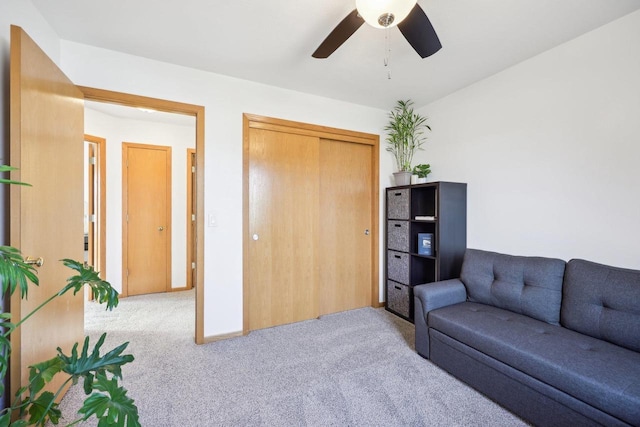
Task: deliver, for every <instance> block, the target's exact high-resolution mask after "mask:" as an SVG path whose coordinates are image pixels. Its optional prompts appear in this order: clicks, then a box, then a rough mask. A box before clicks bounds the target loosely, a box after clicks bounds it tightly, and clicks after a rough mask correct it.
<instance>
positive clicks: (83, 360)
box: [0, 165, 140, 427]
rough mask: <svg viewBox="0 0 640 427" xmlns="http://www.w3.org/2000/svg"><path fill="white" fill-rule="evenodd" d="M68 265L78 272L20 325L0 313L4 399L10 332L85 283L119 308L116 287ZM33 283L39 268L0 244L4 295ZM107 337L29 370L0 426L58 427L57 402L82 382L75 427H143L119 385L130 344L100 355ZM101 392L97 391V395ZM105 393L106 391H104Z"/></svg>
mask: <svg viewBox="0 0 640 427" xmlns="http://www.w3.org/2000/svg"><path fill="white" fill-rule="evenodd" d="M12 170H15V169H14V168H12V167H10V166H5V165H0V173H2V172H8V171H12ZM0 183H5V184H17V185H28V184H24V183H21V182H18V181H12V180H8V179H4V178H0ZM62 262H63V264H64V265H65V266H66V267H69V268H70V269H72V270H75V271H76V272H77V274H76V275H74V276H72V277H70V278H69V279H67V284H66V285H65V286H64V287H63V288H62V289H61V290H60V291H59V292H57V293H55V294H54V295H52V296H51V297H50V298H49V299H47V300H46V301H44V302H43V303H42V304H40V305H39V306H38V307H36V308H35V309H34V310H33V311H31V312H30V313H27V314H26V315H25V316H23V317H22V319H19V321H17V322H16V323H12V322H11V321H10V320H11V313H8V312H0V395H2V396H3V397H4V395H5V389H4V379H5V378H6V374H7V368H8V365H9V363H8V362H9V356H10V355H11V341H10V340H9V337H10V335H11V333H12V332H13V331H14V330H15V329H16V328H18V327H19V326H20V325H21V324H22V323H24V322H25V321H27V320H28V319H29V318H30V317H31V316H33V315H34V314H35V313H36V312H38V311H39V310H40V309H41V308H42V307H44V306H45V305H47V304H48V303H50V302H51V301H53V300H54V299H55V298H57V297H59V296H61V295H64V294H65V293H66V292H68V291H70V290H72V289H73V294H74V295H75V294H77V293H78V292H80V291H81V290H82V289H83V288H84V286H85V285H88V286H89V287H90V288H91V290H92V291H93V295H94V297H95V299H96V301H97V302H99V303H100V304H106V306H107V307H106V308H107V309H108V310H111V309H113V308H114V307H116V306H117V305H118V293H117V292H116V291H115V289H113V287H112V286H111V285H110V284H109V282H106V281H104V280H102V279H101V278H100V276H99V273H98V272H96V271H95V270H94V269H93V267H90V266H86V265H84V264H82V263H80V262H78V261H73V260H70V259H64V260H62ZM29 282H31V283H33V284H35V285H38V277H37V276H36V269H35V268H34V266H32V265H30V264H27V263H26V262H25V260H24V259H23V257H22V254H21V253H20V251H19V250H18V249H15V248H12V247H9V246H0V283H2V296H3V297H6V298H8V297H9V296H11V295H13V293H14V292H15V291H16V290H17V289H18V287H19V288H20V297H21V298H22V299H25V298H26V297H27V293H28V286H29ZM105 339H106V334H102V336H101V337H100V339H99V340H98V342H97V343H96V345H95V346H94V348H93V349H92V351H91V352H89V337H85V339H84V345H83V347H82V351H81V352H80V354H78V343H76V344H75V345H74V346H73V348H72V351H71V355H70V356H67V355H65V354H64V353H63V352H62V350H61V349H60V348H59V347H58V355H57V356H56V357H54V358H52V359H49V360H46V361H44V362H40V363H37V364H35V365H33V366H30V367H29V383H28V384H26V385H24V386H23V387H22V388H21V389H20V390H18V392H17V393H16V395H15V400H14V402H13V404H12V405H11V406H10V407H8V408H4V409H2V410H0V427H26V426H31V425H36V426H44V425H46V424H47V423H48V422H51V423H53V424H55V425H57V424H58V423H59V421H60V417H61V412H60V409H59V408H58V404H57V403H56V402H55V400H56V398H58V396H59V395H60V393H61V392H62V390H63V389H64V388H65V387H66V385H67V384H68V383H69V382H73V384H76V383H77V382H78V381H80V380H81V379H82V380H83V385H84V391H85V394H87V395H89V394H91V395H90V396H89V397H88V398H87V399H86V400H85V401H84V404H83V406H82V408H81V409H80V411H79V414H81V415H82V418H80V419H78V420H76V421H74V422H73V423H71V425H73V424H77V423H78V422H80V421H83V420H87V419H89V418H90V417H92V416H94V415H95V416H96V418H98V425H99V426H127V427H129V426H131V427H137V426H140V422H139V420H138V408H137V407H136V406H135V404H134V401H133V399H131V398H129V397H127V395H126V394H127V392H126V390H125V389H124V388H122V387H120V386H119V385H118V379H122V366H123V365H125V364H127V363H130V362H132V361H133V359H134V358H133V356H132V355H130V354H125V355H123V354H122V353H123V352H124V350H125V349H126V347H127V346H128V344H129V343H128V342H127V343H124V344H121V345H120V346H118V347H116V348H114V349H113V350H111V351H108V352H107V353H105V354H104V355H102V356H100V348H101V347H102V345H103V344H104V341H105ZM61 373H65V374H68V375H69V378H68V379H67V380H66V381H65V382H64V384H62V385H61V386H60V388H59V389H58V390H57V391H56V392H55V393H52V392H51V391H48V390H47V391H45V387H46V386H47V384H49V383H50V382H51V381H52V380H53V378H54V377H55V376H56V375H58V374H61ZM96 390H97V391H98V392H96ZM99 392H104V393H99ZM14 415H18V416H19V419H17V420H15V421H13V422H11V418H12V416H14Z"/></svg>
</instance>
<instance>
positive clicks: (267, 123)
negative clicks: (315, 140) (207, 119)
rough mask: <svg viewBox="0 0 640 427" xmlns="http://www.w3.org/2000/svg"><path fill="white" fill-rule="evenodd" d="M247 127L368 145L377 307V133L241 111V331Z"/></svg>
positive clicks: (376, 303) (245, 299) (245, 297)
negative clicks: (369, 151) (369, 150)
mask: <svg viewBox="0 0 640 427" xmlns="http://www.w3.org/2000/svg"><path fill="white" fill-rule="evenodd" d="M250 129H266V130H273V131H280V132H287V133H294V134H299V135H308V136H315V137H319V138H320V139H323V138H324V139H331V140H336V141H344V142H350V143H354V144H366V145H370V146H371V147H372V155H371V157H372V159H371V306H372V307H376V308H377V307H381V306H382V305H381V303H380V283H379V277H380V272H379V264H380V261H379V260H380V253H379V247H380V242H379V228H380V226H379V223H380V209H379V206H380V194H379V193H380V178H379V177H380V166H379V158H380V136H379V135H375V134H370V133H364V132H357V131H351V130H345V129H338V128H332V127H327V126H320V125H314V124H308V123H301V122H295V121H290V120H283V119H277V118H273V117H265V116H260V115H255V114H248V113H244V114H243V115H242V139H243V147H242V193H243V194H242V232H243V239H242V242H243V245H242V267H243V279H242V303H243V307H242V308H243V310H242V311H243V313H242V320H243V321H242V323H243V326H242V333H243V335H247V334H248V333H249V332H250V324H249V322H250V320H249V319H250V317H249V271H250V270H249V267H250V259H249V245H250V244H251V238H250V230H249V226H250V224H249V160H250V159H249V145H250V137H249V131H250Z"/></svg>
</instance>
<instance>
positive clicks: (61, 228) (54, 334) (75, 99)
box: [10, 26, 84, 396]
mask: <svg viewBox="0 0 640 427" xmlns="http://www.w3.org/2000/svg"><path fill="white" fill-rule="evenodd" d="M10 85H11V89H10V90H11V95H10V96H11V107H10V110H11V111H10V113H11V124H10V126H11V130H10V133H11V156H10V157H11V160H10V163H11V165H13V166H15V167H18V168H20V170H19V171H17V172H15V173H13V174H12V178H14V179H18V180H20V181H24V182H28V183H30V184H32V185H33V186H32V187H18V186H12V188H11V218H10V227H11V245H12V246H14V247H16V248H19V249H21V251H22V253H23V255H24V256H25V257H27V256H31V257H36V258H37V257H42V258H43V259H44V265H43V266H42V267H40V268H39V270H38V277H39V279H40V286H38V287H35V286H31V287H30V289H29V294H28V299H27V300H21V299H20V292H16V294H15V295H14V296H13V298H12V299H11V312H12V315H13V318H12V321H13V322H17V321H18V319H21V318H23V317H24V316H26V315H27V314H28V313H30V312H31V311H32V310H33V309H34V308H35V307H37V306H38V305H39V304H40V303H42V302H43V301H44V300H46V299H47V298H49V297H50V296H51V295H53V294H54V293H56V292H58V291H59V290H60V289H61V288H62V287H63V286H64V285H65V283H66V279H67V278H68V277H70V276H72V275H73V273H74V272H73V271H72V270H69V269H68V268H66V267H64V266H63V265H62V264H61V263H60V262H59V261H58V260H60V259H62V258H71V259H74V260H78V261H81V260H82V258H83V251H84V248H83V246H84V244H83V243H84V242H83V218H82V217H83V210H84V209H83V200H82V199H83V132H84V129H83V127H84V101H83V96H82V93H81V92H80V90H79V89H78V88H77V87H76V86H74V84H73V83H72V82H71V81H70V80H69V79H68V78H67V77H66V76H65V75H64V74H63V73H62V72H61V71H60V69H58V67H57V66H56V65H55V64H54V63H53V61H51V60H50V59H49V58H48V57H47V56H46V54H45V53H44V52H43V51H42V50H41V49H40V48H39V47H38V46H37V45H36V43H34V41H33V40H31V38H29V36H28V35H27V34H26V33H25V32H24V31H23V30H22V29H21V28H20V27H16V26H12V27H11V77H10ZM83 303H84V301H83V298H82V297H81V296H79V295H78V296H73V294H72V293H71V292H69V293H67V294H66V295H64V296H62V297H60V298H57V299H55V300H54V301H53V302H52V303H50V304H48V305H47V306H46V307H45V308H44V309H43V310H41V311H40V312H39V313H38V314H36V315H35V316H33V317H31V318H30V319H29V320H27V321H26V322H25V323H24V324H23V325H22V326H21V327H20V328H19V329H17V330H16V331H15V332H13V333H12V334H11V342H12V346H13V353H12V355H11V368H10V369H11V386H10V388H11V395H12V396H13V394H14V393H15V392H16V390H18V389H19V388H20V385H21V384H22V385H24V384H26V383H27V382H28V366H29V365H32V364H34V363H37V362H41V361H43V360H47V359H50V358H52V357H54V356H55V355H56V347H58V346H59V347H61V348H62V349H63V351H65V352H66V353H67V354H68V353H69V352H70V350H71V346H72V345H73V343H75V342H78V341H81V340H82V339H83V336H84V305H83ZM63 380H64V378H62V377H57V379H56V380H54V381H53V382H52V384H51V385H50V387H51V389H57V388H59V387H60V385H61V384H62V382H63Z"/></svg>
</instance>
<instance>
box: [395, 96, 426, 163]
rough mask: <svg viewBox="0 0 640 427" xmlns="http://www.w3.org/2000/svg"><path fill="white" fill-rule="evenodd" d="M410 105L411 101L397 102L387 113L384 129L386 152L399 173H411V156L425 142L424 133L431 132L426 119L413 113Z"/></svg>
mask: <svg viewBox="0 0 640 427" xmlns="http://www.w3.org/2000/svg"><path fill="white" fill-rule="evenodd" d="M412 105H413V102H412V101H411V100H407V101H402V100H400V101H398V102H397V103H396V106H395V107H394V108H393V110H391V111H390V112H389V123H388V124H387V125H386V126H385V128H384V130H385V131H387V143H388V144H389V145H388V147H387V151H389V152H390V153H391V154H393V156H394V157H395V160H396V167H397V169H398V171H399V172H402V171H404V172H410V171H411V162H412V161H413V155H414V154H415V152H416V150H421V149H422V148H421V147H422V145H423V144H424V143H425V142H426V140H427V137H426V136H425V135H424V132H425V130H426V129H428V130H431V128H430V127H429V125H427V118H426V117H424V116H421V115H420V114H418V113H416V112H414V111H413V107H412Z"/></svg>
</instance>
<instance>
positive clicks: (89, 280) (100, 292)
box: [58, 258, 118, 310]
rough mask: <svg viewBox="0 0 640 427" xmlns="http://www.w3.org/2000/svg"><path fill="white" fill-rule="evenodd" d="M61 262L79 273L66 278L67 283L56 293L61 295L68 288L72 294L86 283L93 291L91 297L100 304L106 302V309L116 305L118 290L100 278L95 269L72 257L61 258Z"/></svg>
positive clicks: (111, 308)
mask: <svg viewBox="0 0 640 427" xmlns="http://www.w3.org/2000/svg"><path fill="white" fill-rule="evenodd" d="M62 263H63V264H64V265H65V266H67V267H69V268H71V269H73V270H76V271H77V272H78V273H79V274H77V275H75V276H72V277H69V278H68V279H67V285H66V286H65V287H64V288H62V289H61V290H60V292H58V295H63V294H65V293H66V292H67V291H69V290H70V289H73V294H74V295H75V294H77V293H78V292H80V291H81V290H82V288H83V287H84V285H88V286H89V287H90V288H91V290H92V291H93V297H94V298H95V300H96V301H98V302H99V303H100V304H104V303H107V310H113V308H114V307H117V306H118V292H117V291H116V290H115V289H113V288H112V287H111V285H110V284H109V282H105V281H104V280H102V279H101V278H100V275H99V274H98V272H97V271H95V270H94V269H93V267H91V266H85V265H84V264H81V263H79V262H78V261H74V260H72V259H67V258H65V259H63V260H62Z"/></svg>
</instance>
